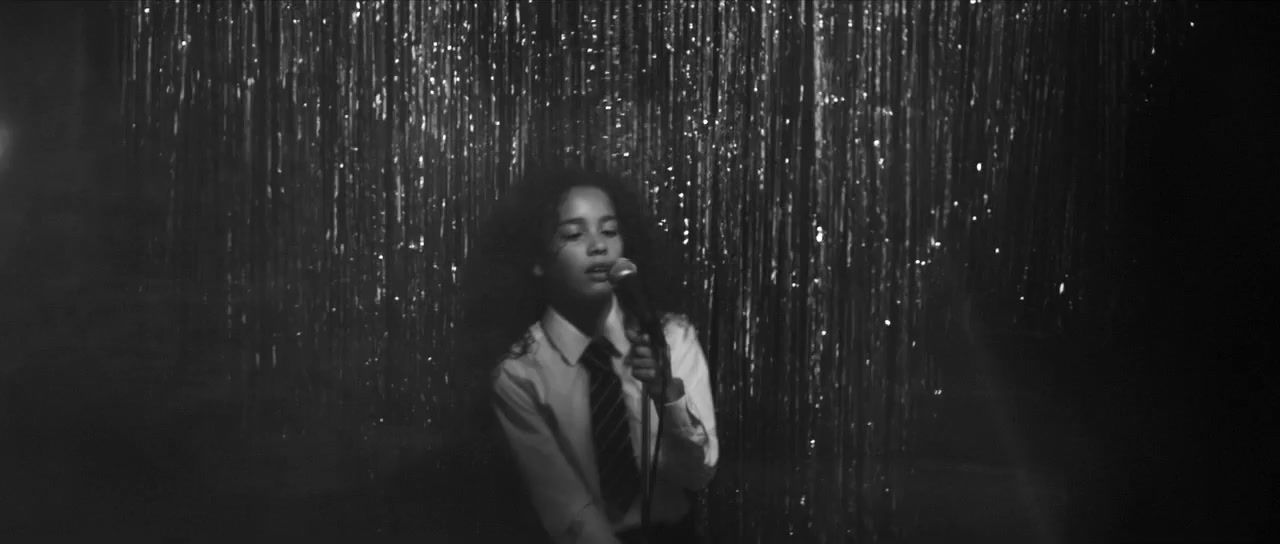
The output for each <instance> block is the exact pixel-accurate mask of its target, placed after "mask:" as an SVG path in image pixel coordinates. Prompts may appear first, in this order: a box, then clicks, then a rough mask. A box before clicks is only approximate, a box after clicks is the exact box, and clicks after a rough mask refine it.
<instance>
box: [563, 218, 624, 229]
mask: <svg viewBox="0 0 1280 544" xmlns="http://www.w3.org/2000/svg"><path fill="white" fill-rule="evenodd" d="M617 220H618V217H617V216H614V215H606V216H604V217H601V218H600V222H601V223H604V222H605V221H617ZM569 224H577V225H586V224H587V220H586V219H583V218H581V217H575V218H573V219H565V220H564V221H561V222H559V223H556V227H562V226H564V225H569Z"/></svg>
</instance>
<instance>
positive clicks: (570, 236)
mask: <svg viewBox="0 0 1280 544" xmlns="http://www.w3.org/2000/svg"><path fill="white" fill-rule="evenodd" d="M560 238H563V239H565V240H577V239H578V238H582V232H581V231H573V232H562V233H560Z"/></svg>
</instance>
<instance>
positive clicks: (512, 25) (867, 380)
mask: <svg viewBox="0 0 1280 544" xmlns="http://www.w3.org/2000/svg"><path fill="white" fill-rule="evenodd" d="M115 13H117V14H118V19H117V21H116V24H118V25H119V28H120V30H121V34H122V35H123V36H126V37H127V38H126V40H125V43H124V45H123V47H122V49H121V51H120V55H121V59H122V60H121V66H122V70H123V71H124V73H123V74H122V77H121V81H122V84H123V89H122V95H123V96H124V97H125V98H124V101H123V103H122V104H121V108H122V111H123V114H124V115H125V120H126V123H125V124H126V126H127V133H126V135H125V141H126V144H127V146H128V149H129V150H130V152H131V153H132V154H133V156H132V161H133V164H135V165H136V170H135V172H136V175H137V176H138V178H139V181H140V182H141V183H143V184H144V185H145V187H146V190H147V193H148V194H149V195H150V197H151V198H152V199H153V200H154V201H155V202H157V203H160V208H161V209H163V210H164V212H163V215H162V217H155V218H153V220H152V221H151V223H150V224H151V225H152V226H153V227H154V228H152V234H153V235H152V236H151V237H150V238H148V240H147V245H148V256H149V258H150V260H151V262H152V263H154V265H155V276H156V277H158V278H165V279H166V280H167V281H168V282H169V283H168V284H169V285H173V286H175V287H173V288H174V289H176V290H178V291H179V292H180V293H181V295H182V298H181V300H183V301H184V302H183V304H182V306H181V308H179V312H178V315H179V316H180V318H179V319H178V321H177V322H175V323H173V324H172V326H173V329H172V331H170V332H171V333H172V334H175V335H177V336H178V337H180V338H183V339H185V342H186V345H187V348H186V349H185V351H184V353H182V354H181V355H182V360H184V361H188V360H193V357H194V355H195V354H194V353H193V352H194V351H196V350H198V349H203V347H199V346H205V345H207V343H201V342H203V341H204V340H207V339H218V344H217V345H218V346H219V348H218V351H217V352H216V353H217V354H218V356H217V357H213V358H212V359H211V360H210V361H209V362H207V363H205V364H206V365H208V369H211V371H212V372H215V373H216V374H217V375H219V376H222V377H225V379H226V380H227V381H228V382H229V383H231V384H233V386H234V387H235V388H236V391H238V392H239V393H238V394H239V395H240V397H241V402H242V403H243V424H244V427H245V429H246V432H248V433H250V434H261V435H271V436H277V435H278V436H279V437H280V439H281V440H288V439H290V438H289V437H294V436H298V435H305V434H306V433H308V432H311V433H315V432H318V430H319V429H320V428H323V427H325V426H332V425H349V426H353V427H354V428H358V429H359V432H360V433H364V434H365V435H366V436H367V435H370V434H374V433H378V432H383V431H380V429H385V428H395V429H400V432H401V436H433V435H435V434H438V431H439V430H440V429H441V428H442V426H444V425H446V421H447V420H448V418H449V417H450V415H451V414H455V413H457V410H456V408H457V406H459V404H460V403H461V402H462V400H463V399H462V398H461V395H463V394H464V393H463V392H461V391H460V390H459V388H458V387H457V382H458V381H459V376H460V375H461V374H464V373H465V372H466V369H464V368H462V365H467V364H474V363H470V362H466V361H457V360H454V358H453V357H452V356H451V353H453V350H454V348H455V338H454V335H453V331H454V328H455V323H456V321H457V318H458V308H459V306H458V302H459V300H458V295H459V292H458V290H457V287H456V286H457V284H458V282H459V276H458V274H459V271H460V269H461V264H462V262H463V260H464V259H465V257H466V255H467V251H468V248H469V247H470V246H471V244H472V236H473V234H474V233H475V229H476V226H477V224H478V223H479V221H480V220H481V219H482V218H483V217H484V215H485V213H486V212H487V211H488V210H489V209H490V207H491V205H492V204H493V202H494V201H495V199H496V198H498V197H499V196H500V195H501V194H502V193H503V191H504V189H505V188H506V187H508V186H509V185H510V184H511V183H512V182H513V181H514V180H516V179H518V178H519V176H520V174H521V172H522V170H523V168H524V165H525V164H526V161H527V160H529V159H531V158H533V157H536V156H545V155H548V154H550V155H555V156H560V157H563V158H564V159H565V160H566V161H570V162H576V163H585V164H591V165H594V166H597V167H602V168H609V169H612V170H615V171H617V172H620V173H622V174H624V175H625V176H627V179H629V180H631V181H632V182H634V183H635V184H637V187H639V188H641V189H642V190H644V191H645V193H646V194H648V195H649V197H650V205H651V206H652V209H653V211H654V212H655V214H656V216H657V217H658V218H659V219H660V220H661V221H662V222H663V224H664V226H665V227H666V229H667V231H668V232H669V234H670V236H671V237H672V240H673V241H674V242H676V243H678V244H680V245H681V247H682V248H683V249H684V251H685V252H686V255H687V257H688V258H689V260H690V261H691V262H692V263H695V264H694V265H693V266H692V267H691V268H689V269H688V270H687V271H686V273H685V278H686V281H687V285H688V287H689V292H690V293H692V294H693V296H694V297H695V301H696V304H695V307H696V308H697V311H696V315H693V316H691V317H692V318H693V320H694V322H695V323H696V324H698V326H699V330H700V332H701V336H702V338H701V340H702V342H703V345H704V347H705V349H706V350H707V352H708V356H709V359H710V361H711V365H712V372H713V378H714V382H713V383H714V389H713V391H714V394H715V399H716V403H717V407H718V413H717V418H718V421H719V434H720V440H721V443H722V444H723V453H722V459H721V463H720V469H719V473H718V476H717V478H716V480H715V481H714V482H713V484H712V488H711V490H710V491H709V493H708V495H707V499H708V500H707V501H706V502H707V504H708V505H709V511H708V520H709V526H710V528H711V530H712V532H713V533H714V534H716V535H717V536H718V537H719V538H720V539H721V540H722V541H724V542H779V541H784V540H786V539H787V538H788V535H790V536H791V537H792V538H794V539H795V540H796V541H842V540H845V539H846V538H856V539H858V540H859V541H862V540H876V539H878V538H881V537H885V536H887V535H893V534H899V532H900V531H901V530H902V527H901V526H902V525H904V524H903V523H902V522H901V521H898V522H895V521H894V516H893V512H894V509H895V508H896V505H897V504H898V502H899V501H900V496H901V482H902V478H903V477H904V473H905V472H906V471H909V470H910V463H909V462H907V460H908V459H909V458H910V457H909V455H910V453H911V451H912V446H913V444H915V443H916V441H918V440H919V438H920V431H919V429H920V426H919V425H918V424H919V423H920V422H922V421H924V420H926V419H927V418H929V417H930V410H929V406H930V402H932V401H931V398H932V397H936V396H938V395H943V394H945V387H944V385H945V376H946V370H947V369H946V367H945V365H944V364H941V363H940V362H939V361H940V355H942V354H941V353H939V347H938V346H940V342H938V341H937V339H938V338H939V337H940V336H942V335H945V334H950V333H949V332H947V331H952V330H954V328H955V327H957V326H963V324H964V323H965V322H966V319H967V316H969V315H970V314H971V312H972V310H971V307H972V306H973V304H977V303H981V304H986V305H993V306H996V307H1000V308H1006V309H1008V310H1007V311H1005V312H1004V313H1002V314H1000V315H1002V316H1005V317H1006V318H1007V319H1006V320H1007V321H1009V322H1010V323H1013V322H1017V323H1019V325H1018V326H1023V327H1030V328H1035V329H1040V330H1057V329H1058V328H1060V327H1062V326H1063V323H1066V322H1069V321H1070V319H1071V316H1073V315H1077V314H1080V313H1081V312H1086V313H1088V315H1090V316H1098V315H1105V312H1104V311H1102V310H1099V309H1098V308H1105V307H1106V306H1107V305H1108V304H1112V303H1113V302H1114V300H1115V297H1116V296H1117V295H1116V294H1115V293H1111V292H1108V291H1107V289H1106V280H1105V278H1104V277H1102V274H1104V270H1105V266H1104V265H1105V263H1106V261H1107V259H1110V258H1115V253H1116V248H1114V247H1112V246H1110V245H1108V241H1107V240H1108V239H1107V233H1108V232H1109V229H1111V228H1112V225H1113V224H1114V222H1115V221H1117V214H1118V209H1117V203H1116V199H1117V197H1116V191H1117V187H1118V186H1119V184H1120V183H1121V182H1122V180H1123V174H1124V171H1125V154H1124V151H1125V150H1124V142H1125V136H1126V135H1125V127H1126V122H1127V119H1128V118H1129V116H1130V115H1131V114H1132V112H1133V111H1134V109H1135V108H1140V107H1141V105H1142V100H1143V98H1142V97H1143V92H1144V90H1145V89H1144V87H1143V83H1142V76H1143V73H1144V70H1147V69H1149V68H1150V66H1152V65H1153V63H1157V62H1160V55H1161V51H1162V50H1163V49H1164V48H1166V47H1168V46H1169V45H1170V44H1171V43H1173V41H1174V40H1176V37H1177V34H1178V33H1179V32H1182V31H1183V29H1184V28H1185V27H1186V26H1187V18H1188V17H1189V16H1188V9H1187V7H1186V6H1183V5H1181V4H1155V3H1133V2H1111V1H1103V2H1024V3H1013V2H969V1H966V2H947V3H927V2H908V1H896V2H865V3H852V2H834V1H826V0H809V1H803V2H801V1H797V2H777V1H772V0H755V1H750V2H737V1H722V2H711V1H687V2H655V1H652V0H620V1H606V2H584V3H572V2H523V1H520V2H515V1H512V2H499V1H493V2H488V1H484V2H429V3H416V2H415V3H410V2H403V3H401V2H381V1H367V2H349V3H336V2H208V3H196V2H158V1H157V2H150V1H141V2H136V3H127V4H119V5H118V6H117V9H116V10H115ZM971 301H977V302H971ZM209 309H213V310H215V311H213V312H212V313H211V312H210V311H209ZM197 339H204V340H200V341H197ZM186 364H194V363H186ZM403 440H406V441H409V440H410V439H409V438H404V439H403ZM428 443H430V441H429V440H428ZM433 444H435V445H434V446H430V447H437V448H447V447H449V445H448V444H447V443H445V444H438V443H433ZM370 447H371V446H370ZM441 470H445V468H441ZM424 492H425V493H429V492H430V491H429V490H424Z"/></svg>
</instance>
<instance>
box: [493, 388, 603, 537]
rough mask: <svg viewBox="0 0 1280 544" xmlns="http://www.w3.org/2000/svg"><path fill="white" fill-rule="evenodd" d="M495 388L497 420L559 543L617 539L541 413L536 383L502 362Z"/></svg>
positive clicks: (545, 523) (544, 520)
mask: <svg viewBox="0 0 1280 544" xmlns="http://www.w3.org/2000/svg"><path fill="white" fill-rule="evenodd" d="M494 391H495V393H496V395H495V400H494V405H495V406H494V407H495V409H496V411H497V415H498V421H499V422H500V423H501V424H502V430H503V433H504V434H506V437H507V442H508V444H510V446H511V450H512V452H513V453H514V454H515V455H514V457H515V459H516V464H517V465H518V466H519V468H520V472H521V474H523V475H524V481H525V484H526V487H527V488H528V490H529V494H530V498H531V499H532V500H533V506H534V509H535V510H536V511H537V512H538V517H539V518H540V519H541V521H542V526H543V527H544V528H545V529H546V530H547V534H548V535H550V536H551V540H552V541H553V542H556V543H557V544H570V543H592V544H595V543H602V544H614V543H616V542H617V537H616V536H615V535H614V534H613V529H612V527H611V525H610V524H609V522H608V520H607V519H606V518H605V515H604V512H603V511H602V510H601V509H600V507H599V506H598V505H596V504H595V502H594V500H593V499H592V496H591V493H590V492H589V491H588V490H587V488H586V485H585V484H584V483H583V482H582V480H581V479H580V478H578V475H577V473H575V472H574V470H573V468H572V467H571V466H570V465H569V461H568V460H567V459H565V457H564V454H563V453H562V451H561V449H560V447H559V445H558V443H557V441H556V438H555V436H554V435H553V434H552V430H551V427H550V426H549V425H548V424H547V421H546V419H545V418H544V417H543V415H542V414H540V413H539V411H538V409H537V405H536V403H535V402H534V396H533V385H532V383H531V382H530V381H529V380H527V379H523V378H521V377H519V376H516V375H515V373H514V372H512V371H511V370H510V369H508V368H506V365H503V368H500V369H499V371H498V374H497V377H496V379H495V381H494Z"/></svg>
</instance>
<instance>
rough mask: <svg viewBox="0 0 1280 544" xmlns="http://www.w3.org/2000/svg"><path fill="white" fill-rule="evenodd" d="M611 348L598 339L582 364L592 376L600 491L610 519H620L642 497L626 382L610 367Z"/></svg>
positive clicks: (593, 420)
mask: <svg viewBox="0 0 1280 544" xmlns="http://www.w3.org/2000/svg"><path fill="white" fill-rule="evenodd" d="M611 351H612V347H611V344H609V341H608V340H605V339H603V338H597V339H595V340H593V341H592V342H591V345H589V346H587V350H586V351H584V352H583V353H582V358H581V359H579V362H581V363H582V365H583V366H585V367H586V368H587V370H588V372H590V374H591V438H592V440H593V441H594V442H595V446H596V467H597V468H598V469H599V471H600V491H601V494H602V495H604V500H605V504H606V505H608V506H609V508H610V512H609V517H610V518H615V519H616V518H617V517H620V516H621V515H622V514H624V513H626V511H627V509H628V508H629V507H630V506H631V501H632V500H633V499H635V497H636V495H637V494H639V493H640V471H639V469H637V468H636V460H635V454H634V453H633V452H632V447H631V425H630V423H628V421H627V407H626V405H625V404H623V402H622V381H621V380H619V379H618V375H617V374H615V373H614V372H613V365H612V364H611V363H610V352H611Z"/></svg>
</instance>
